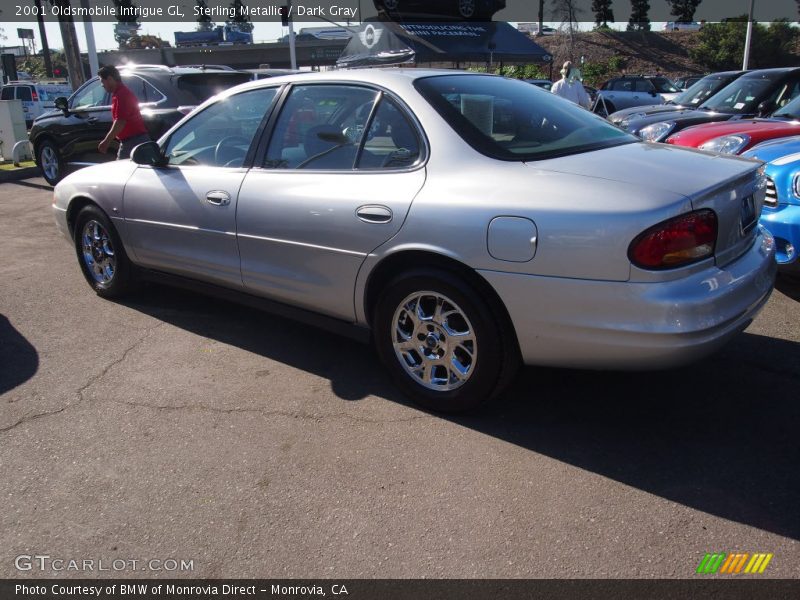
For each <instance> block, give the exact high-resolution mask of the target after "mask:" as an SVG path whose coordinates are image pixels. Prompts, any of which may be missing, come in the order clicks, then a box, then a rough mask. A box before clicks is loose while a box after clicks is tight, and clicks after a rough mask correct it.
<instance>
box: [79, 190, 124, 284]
mask: <svg viewBox="0 0 800 600" xmlns="http://www.w3.org/2000/svg"><path fill="white" fill-rule="evenodd" d="M74 240H75V253H76V254H77V256H78V264H79V265H80V267H81V272H82V273H83V276H84V277H85V278H86V281H87V282H88V283H89V285H90V286H91V288H92V289H93V290H94V291H95V293H97V295H98V296H101V297H103V298H119V297H121V296H123V295H124V294H125V293H126V292H128V291H129V290H130V288H131V287H132V283H133V266H132V265H131V262H130V260H129V259H128V256H127V254H125V248H123V246H122V241H121V240H120V238H119V235H118V234H117V230H116V229H115V228H114V225H113V224H112V223H111V221H110V220H109V218H108V217H107V216H106V214H105V213H104V212H103V211H102V210H100V208H98V207H97V206H95V205H94V204H90V205H89V206H86V207H84V208H83V209H82V210H81V211H80V212H79V213H78V217H77V219H75V231H74ZM85 248H87V249H88V251H87V252H86V253H84V249H85ZM109 253H110V254H109ZM108 267H113V268H111V269H109V268H108Z"/></svg>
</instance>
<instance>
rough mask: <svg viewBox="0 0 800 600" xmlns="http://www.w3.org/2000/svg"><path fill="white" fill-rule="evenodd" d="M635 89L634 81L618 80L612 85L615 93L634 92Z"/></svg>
mask: <svg viewBox="0 0 800 600" xmlns="http://www.w3.org/2000/svg"><path fill="white" fill-rule="evenodd" d="M633 88H634V81H633V80H632V79H617V80H616V81H615V82H614V83H612V84H611V90H612V91H614V92H632V91H633Z"/></svg>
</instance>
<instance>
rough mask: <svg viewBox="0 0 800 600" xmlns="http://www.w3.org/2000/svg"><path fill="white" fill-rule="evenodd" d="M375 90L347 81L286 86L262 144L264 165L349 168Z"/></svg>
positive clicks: (373, 98) (370, 108) (360, 138)
mask: <svg viewBox="0 0 800 600" xmlns="http://www.w3.org/2000/svg"><path fill="white" fill-rule="evenodd" d="M377 98H378V92H377V91H376V90H372V89H368V88H364V87H358V86H351V85H301V86H296V87H294V88H293V89H292V93H291V94H290V95H289V98H288V99H287V101H286V103H285V104H284V106H283V108H282V109H281V114H280V117H278V121H277V123H276V124H275V129H274V132H273V134H272V139H271V140H270V143H269V147H268V148H267V156H266V158H265V161H264V165H263V166H264V168H267V169H324V170H329V169H335V170H350V169H353V168H354V165H355V160H356V156H357V154H358V149H359V147H360V145H361V141H362V138H363V136H364V131H365V129H366V126H367V121H368V120H369V117H370V115H371V114H372V110H373V107H374V106H375V101H376V100H377Z"/></svg>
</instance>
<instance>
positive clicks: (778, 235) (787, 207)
mask: <svg viewBox="0 0 800 600" xmlns="http://www.w3.org/2000/svg"><path fill="white" fill-rule="evenodd" d="M760 222H761V224H762V225H763V226H764V227H766V228H767V229H769V232H770V233H771V234H772V235H773V237H774V238H775V252H776V254H775V258H776V259H777V261H778V264H779V265H790V264H793V263H795V264H796V263H797V262H798V261H797V254H798V251H800V206H795V205H794V204H779V205H778V206H777V207H775V208H769V207H766V206H765V207H764V209H763V210H762V211H761V221H760Z"/></svg>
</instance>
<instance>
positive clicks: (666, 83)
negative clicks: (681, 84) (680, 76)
mask: <svg viewBox="0 0 800 600" xmlns="http://www.w3.org/2000/svg"><path fill="white" fill-rule="evenodd" d="M650 82H651V83H652V84H653V86H654V87H655V88H656V91H657V92H658V93H659V94H677V93H678V92H680V90H679V89H678V88H677V87H675V84H674V83H672V82H671V81H670V80H669V79H667V78H666V77H653V78H652V79H651V80H650Z"/></svg>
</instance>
